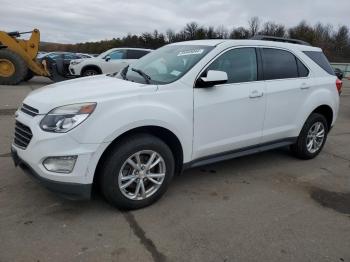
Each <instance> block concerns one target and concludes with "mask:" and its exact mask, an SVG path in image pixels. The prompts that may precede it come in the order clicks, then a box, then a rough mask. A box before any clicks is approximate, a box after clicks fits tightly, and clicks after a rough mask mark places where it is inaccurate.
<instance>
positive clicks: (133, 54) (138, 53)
mask: <svg viewBox="0 0 350 262" xmlns="http://www.w3.org/2000/svg"><path fill="white" fill-rule="evenodd" d="M148 53H149V51H145V50H128V51H127V55H126V57H127V59H139V58H141V57H143V56H144V55H147V54H148Z"/></svg>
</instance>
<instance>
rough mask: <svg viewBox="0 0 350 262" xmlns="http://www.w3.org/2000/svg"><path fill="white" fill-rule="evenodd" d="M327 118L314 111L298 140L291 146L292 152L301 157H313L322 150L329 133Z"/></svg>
mask: <svg viewBox="0 0 350 262" xmlns="http://www.w3.org/2000/svg"><path fill="white" fill-rule="evenodd" d="M328 130H329V128H328V124H327V120H326V118H325V117H324V116H323V115H321V114H318V113H313V114H311V115H310V116H309V118H308V119H307V120H306V122H305V124H304V126H303V128H302V130H301V132H300V134H299V137H298V140H297V142H296V143H295V144H293V145H292V146H291V150H292V152H293V153H294V154H295V156H296V157H298V158H300V159H312V158H314V157H316V156H317V155H318V154H319V153H320V152H321V150H322V148H323V146H324V144H325V142H326V140H327V135H328Z"/></svg>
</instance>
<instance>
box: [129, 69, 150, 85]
mask: <svg viewBox="0 0 350 262" xmlns="http://www.w3.org/2000/svg"><path fill="white" fill-rule="evenodd" d="M131 71H134V72H136V73H138V74H139V75H140V76H142V77H143V78H144V79H145V81H146V83H147V84H149V83H150V80H152V79H151V77H150V76H149V75H147V74H146V73H145V72H143V71H142V70H140V69H136V68H131Z"/></svg>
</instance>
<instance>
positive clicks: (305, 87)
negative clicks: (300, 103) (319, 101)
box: [300, 83, 310, 89]
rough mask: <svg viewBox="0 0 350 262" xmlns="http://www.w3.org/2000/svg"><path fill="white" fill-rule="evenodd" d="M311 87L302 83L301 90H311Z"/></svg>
mask: <svg viewBox="0 0 350 262" xmlns="http://www.w3.org/2000/svg"><path fill="white" fill-rule="evenodd" d="M309 88H310V86H309V85H308V84H307V83H302V84H301V86H300V89H309Z"/></svg>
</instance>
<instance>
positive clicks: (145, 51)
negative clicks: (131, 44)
mask: <svg viewBox="0 0 350 262" xmlns="http://www.w3.org/2000/svg"><path fill="white" fill-rule="evenodd" d="M130 51H141V52H144V53H145V54H144V55H143V56H145V55H148V54H149V53H150V52H151V51H150V50H147V49H126V52H125V53H126V58H125V59H135V60H137V59H140V58H142V57H143V56H141V57H140V58H129V57H128V56H129V52H130Z"/></svg>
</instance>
